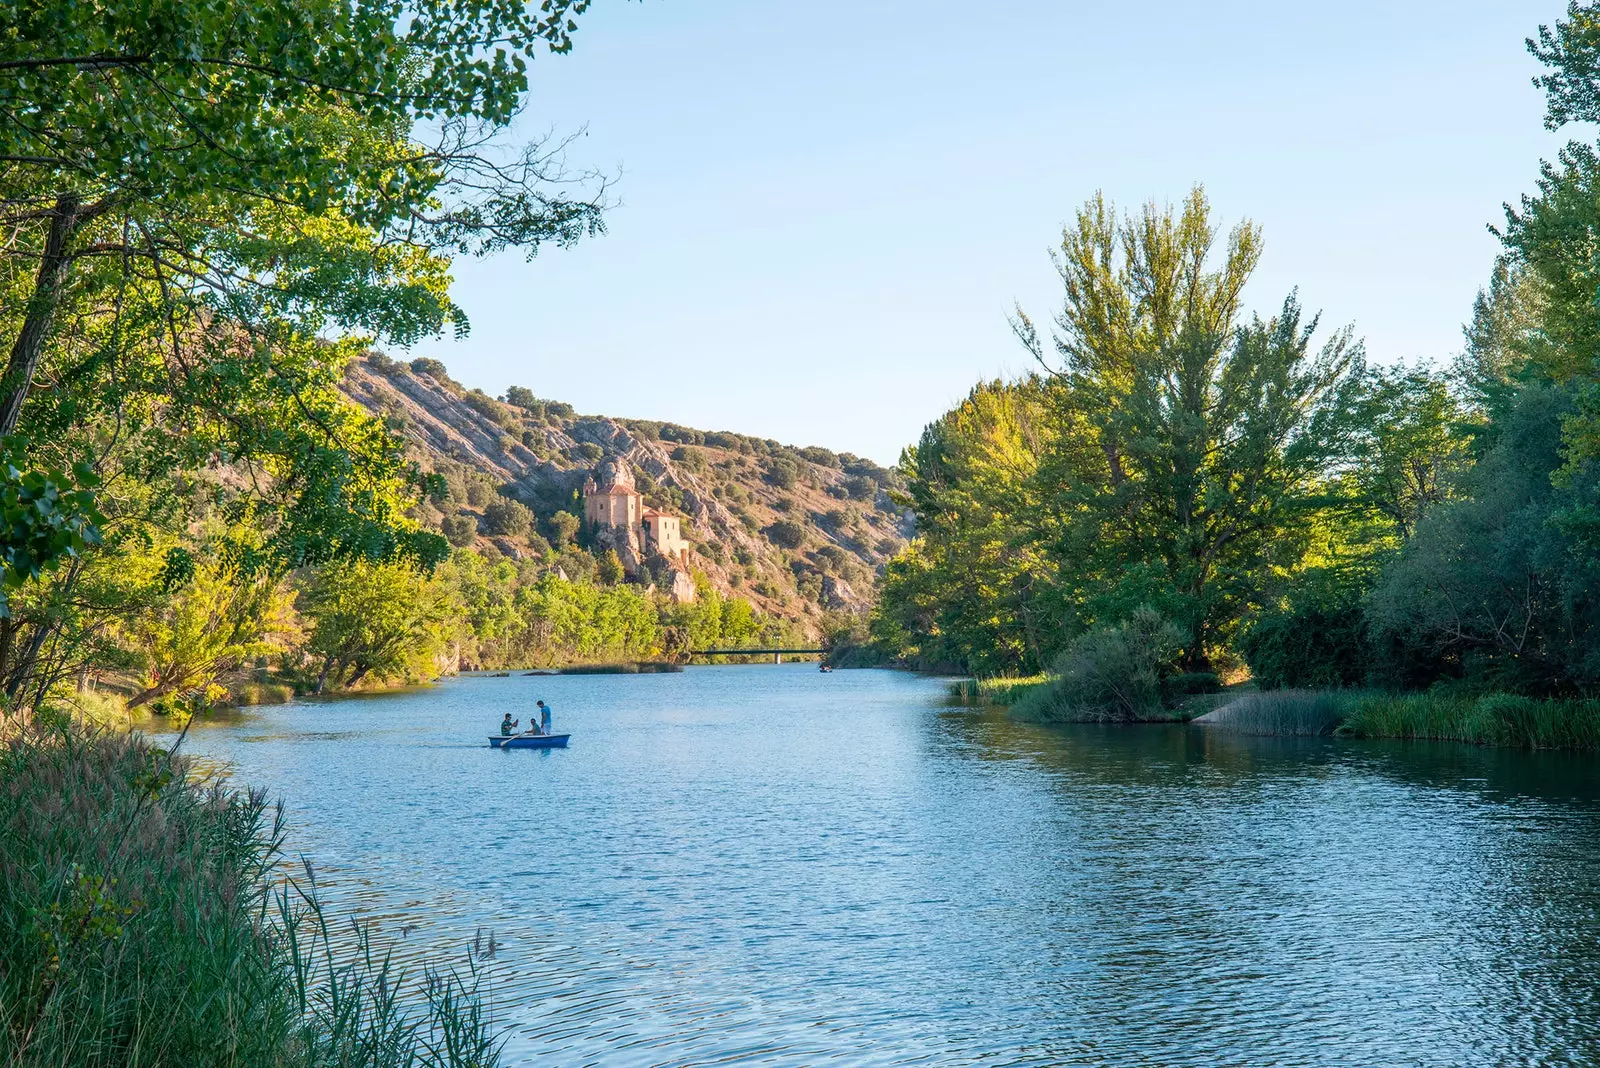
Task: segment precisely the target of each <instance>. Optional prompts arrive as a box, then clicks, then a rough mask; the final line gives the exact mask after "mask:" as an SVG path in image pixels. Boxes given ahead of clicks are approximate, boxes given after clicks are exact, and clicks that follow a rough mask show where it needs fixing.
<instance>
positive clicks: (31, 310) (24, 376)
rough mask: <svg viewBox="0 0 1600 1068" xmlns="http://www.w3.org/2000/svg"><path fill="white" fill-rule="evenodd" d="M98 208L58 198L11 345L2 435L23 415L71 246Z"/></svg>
mask: <svg viewBox="0 0 1600 1068" xmlns="http://www.w3.org/2000/svg"><path fill="white" fill-rule="evenodd" d="M97 210H98V209H90V210H87V211H86V210H85V209H84V207H83V205H82V203H81V202H80V201H79V199H78V195H77V194H76V193H63V194H61V196H59V197H57V198H56V206H55V210H54V211H53V212H51V215H50V232H49V234H48V235H46V237H45V242H44V255H43V256H42V257H41V258H40V260H39V273H38V275H37V276H36V277H35V278H34V283H33V297H32V299H30V300H29V301H28V314H27V315H26V316H25V317H24V318H23V320H22V329H21V330H20V331H18V332H17V340H16V341H15V342H14V343H13V344H12V346H11V357H10V359H9V360H8V361H7V362H6V371H5V377H4V378H0V391H4V393H3V397H4V399H0V437H4V436H5V435H7V434H10V433H12V432H13V431H15V430H16V429H17V421H18V420H19V419H21V418H22V402H23V401H25V400H27V399H28V389H29V387H30V385H31V384H32V382H33V374H34V372H35V371H36V370H38V367H39V357H40V356H41V355H43V353H44V343H45V341H46V340H47V339H48V338H49V336H50V325H51V323H52V321H53V320H54V319H55V315H56V308H57V306H58V305H60V303H61V290H62V287H63V286H64V285H65V283H66V278H67V267H68V266H69V265H70V264H71V263H72V257H71V255H69V254H68V251H67V247H68V245H69V244H70V242H71V241H72V237H73V235H74V234H75V233H76V232H77V229H78V226H79V224H80V223H82V222H83V220H84V219H85V218H87V217H89V215H91V214H94V213H96V211H97Z"/></svg>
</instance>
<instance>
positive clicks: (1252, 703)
mask: <svg viewBox="0 0 1600 1068" xmlns="http://www.w3.org/2000/svg"><path fill="white" fill-rule="evenodd" d="M1349 706H1350V695H1349V694H1347V693H1344V692H1341V691H1337V690H1264V691H1253V692H1250V693H1245V694H1240V695H1239V696H1238V697H1235V698H1233V699H1232V700H1230V701H1228V702H1227V703H1226V704H1223V705H1222V706H1220V707H1218V708H1215V709H1213V710H1212V711H1210V712H1207V713H1206V714H1205V715H1203V716H1199V717H1197V718H1196V719H1195V720H1194V722H1195V723H1199V724H1203V725H1205V726H1207V727H1217V728H1221V729H1224V730H1231V731H1238V732H1240V733H1241V734H1282V735H1319V734H1332V733H1333V731H1334V729H1335V728H1336V727H1337V726H1338V725H1339V724H1340V723H1341V722H1342V721H1343V720H1344V718H1345V716H1346V714H1347V713H1348V711H1349Z"/></svg>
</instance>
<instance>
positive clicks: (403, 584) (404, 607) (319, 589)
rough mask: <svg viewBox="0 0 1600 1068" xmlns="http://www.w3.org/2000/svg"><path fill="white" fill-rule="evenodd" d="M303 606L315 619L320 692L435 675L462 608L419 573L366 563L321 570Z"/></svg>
mask: <svg viewBox="0 0 1600 1068" xmlns="http://www.w3.org/2000/svg"><path fill="white" fill-rule="evenodd" d="M300 606H301V610H302V612H303V613H304V614H305V616H306V617H307V618H308V619H309V620H310V621H311V637H310V641H309V642H307V645H306V648H307V651H308V652H309V653H310V654H311V655H312V656H313V657H315V658H316V659H317V661H318V666H317V683H316V692H317V693H322V692H323V690H324V689H325V688H326V687H328V686H332V687H334V688H336V689H338V688H345V687H351V686H356V685H358V684H359V683H361V682H363V681H365V680H366V679H368V678H371V679H375V680H380V681H383V680H389V679H396V678H422V677H427V676H429V675H431V674H432V673H433V671H434V670H435V660H436V658H437V657H438V655H439V654H440V652H441V651H442V650H443V646H444V638H445V634H444V629H445V625H446V622H447V621H448V620H449V619H451V618H452V617H454V616H455V614H456V612H457V611H458V606H456V605H454V604H452V603H451V602H450V600H449V598H448V593H447V591H446V589H445V588H444V587H443V586H442V585H441V584H439V583H436V582H433V581H431V580H430V579H428V578H427V577H426V576H423V575H421V574H419V573H417V572H416V571H415V570H413V569H411V568H408V567H402V566H398V565H394V564H373V563H366V562H352V563H338V564H330V565H328V566H325V567H322V568H319V569H318V570H317V571H316V573H315V574H314V575H313V576H312V578H311V581H310V583H309V584H308V585H307V587H306V589H305V592H304V593H303V594H302V595H301V599H300Z"/></svg>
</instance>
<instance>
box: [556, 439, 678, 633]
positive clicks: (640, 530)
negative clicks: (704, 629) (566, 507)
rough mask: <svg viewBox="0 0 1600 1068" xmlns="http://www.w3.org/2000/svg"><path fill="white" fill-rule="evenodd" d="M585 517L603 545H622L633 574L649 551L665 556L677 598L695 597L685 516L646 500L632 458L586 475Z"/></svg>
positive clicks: (620, 549)
mask: <svg viewBox="0 0 1600 1068" xmlns="http://www.w3.org/2000/svg"><path fill="white" fill-rule="evenodd" d="M583 519H584V522H585V523H587V524H588V525H589V528H590V529H591V530H593V531H594V532H595V535H596V540H597V541H598V542H599V543H600V544H601V545H603V546H605V547H607V548H611V549H615V550H616V551H617V556H618V557H619V558H620V559H621V560H622V568H623V570H624V571H626V572H627V573H628V574H629V575H637V574H638V573H639V571H640V569H641V566H642V561H643V560H644V559H645V558H646V557H649V556H656V555H659V556H663V557H665V558H666V559H667V560H668V561H669V562H670V563H671V564H672V570H673V575H672V588H671V590H670V591H669V592H670V593H671V595H672V599H673V600H675V601H678V602H680V603H682V602H685V601H692V600H694V596H695V592H694V580H693V579H692V578H690V577H689V543H688V541H686V540H685V539H684V537H683V530H682V527H681V526H680V525H679V524H680V522H681V521H680V520H679V519H678V517H677V516H675V515H668V514H667V513H665V512H660V511H657V510H656V509H654V508H646V507H645V506H644V497H643V496H641V495H640V493H639V491H638V490H637V489H636V488H634V482H633V471H632V469H631V468H629V466H628V461H626V460H623V459H620V458H619V459H615V460H607V461H605V462H604V463H602V464H601V465H600V466H599V468H597V469H596V471H595V473H594V474H593V475H590V476H589V478H587V479H586V480H584V483H583Z"/></svg>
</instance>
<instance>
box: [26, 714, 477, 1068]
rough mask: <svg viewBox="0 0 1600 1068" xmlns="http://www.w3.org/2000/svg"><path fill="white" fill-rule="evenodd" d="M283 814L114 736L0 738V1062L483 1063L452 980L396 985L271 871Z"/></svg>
mask: <svg viewBox="0 0 1600 1068" xmlns="http://www.w3.org/2000/svg"><path fill="white" fill-rule="evenodd" d="M281 816H282V813H281V809H275V808H273V807H271V806H269V805H268V803H267V801H266V798H265V796H264V795H263V794H262V793H260V792H259V791H248V792H241V791H237V790H231V789H227V788H225V787H224V786H221V785H219V784H216V783H208V782H198V781H195V780H193V779H192V778H191V769H190V767H189V766H188V764H187V763H186V762H185V761H184V760H183V759H182V758H181V757H175V756H173V755H171V754H170V753H169V752H167V751H165V750H161V749H157V748H152V747H151V746H149V745H148V744H146V743H145V742H143V741H141V740H139V739H137V738H135V737H129V736H126V735H122V734H118V733H113V732H103V733H89V732H87V731H85V730H83V729H59V728H57V729H45V728H39V727H29V728H26V729H22V728H15V727H13V728H10V729H8V730H6V731H5V733H4V734H3V735H0V1061H3V1062H4V1063H5V1064H6V1065H8V1066H9V1065H30V1066H31V1065H37V1066H41V1068H42V1066H46V1065H48V1066H51V1068H57V1066H100V1065H106V1066H111V1065H118V1066H122V1065H128V1066H151V1068H155V1066H161V1065H184V1066H188V1065H239V1066H245V1065H248V1066H252V1068H255V1066H271V1068H278V1066H281V1068H299V1066H306V1068H312V1066H322V1065H330V1066H331V1065H358V1064H359V1065H367V1066H372V1068H388V1066H407V1068H413V1066H414V1068H429V1066H441V1068H442V1066H445V1065H451V1066H457V1065H459V1066H467V1065H472V1066H486V1065H492V1064H494V1063H495V1062H496V1060H497V1057H498V1047H499V1043H498V1040H497V1039H496V1037H495V1035H494V1032H493V1029H492V1027H491V1026H490V1023H489V1021H488V1020H487V1018H486V1017H485V1015H484V1013H483V1010H482V1008H481V1005H480V1003H479V1002H478V1000H477V999H476V997H475V994H474V990H475V984H476V981H475V968H476V967H477V965H476V961H475V958H473V957H472V956H471V955H470V954H469V955H468V956H467V957H466V959H465V963H464V964H463V970H462V971H461V972H456V971H443V972H435V971H431V970H429V971H425V972H423V973H422V974H418V975H408V974H406V973H405V972H403V971H402V970H401V969H399V968H397V967H395V966H394V965H393V964H392V963H391V962H390V961H389V960H388V958H387V957H386V956H384V955H383V954H381V953H379V952H378V951H377V950H376V949H375V948H374V947H373V946H372V945H371V943H370V942H369V941H368V938H367V935H366V933H365V932H364V931H362V930H360V929H359V928H357V929H354V933H351V928H349V927H348V926H347V925H343V924H341V925H340V926H339V933H338V934H337V935H334V934H332V932H331V924H330V918H329V917H328V916H327V915H326V914H325V913H324V912H323V910H322V907H321V906H320V904H319V903H318V901H317V899H316V894H315V881H314V879H313V878H312V873H311V871H310V869H309V868H307V869H306V870H305V871H304V872H303V874H300V875H298V876H297V877H296V878H289V877H288V874H287V873H286V871H285V870H284V869H283V868H282V866H281V855H280V843H281V831H282V823H281Z"/></svg>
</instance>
